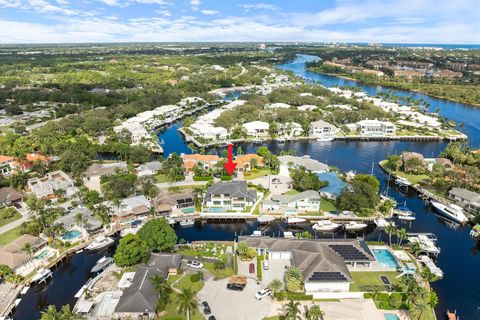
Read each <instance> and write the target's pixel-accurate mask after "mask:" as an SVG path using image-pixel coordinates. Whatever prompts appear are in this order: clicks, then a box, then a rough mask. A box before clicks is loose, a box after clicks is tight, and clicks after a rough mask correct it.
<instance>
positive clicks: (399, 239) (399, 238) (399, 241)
mask: <svg viewBox="0 0 480 320" xmlns="http://www.w3.org/2000/svg"><path fill="white" fill-rule="evenodd" d="M405 238H407V229H405V228H401V229H398V230H397V244H398V245H399V246H401V245H402V242H403V240H405Z"/></svg>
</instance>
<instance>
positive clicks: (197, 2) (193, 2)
mask: <svg viewBox="0 0 480 320" xmlns="http://www.w3.org/2000/svg"><path fill="white" fill-rule="evenodd" d="M201 3H202V1H200V0H191V1H190V4H191V5H192V6H199V5H200V4H201Z"/></svg>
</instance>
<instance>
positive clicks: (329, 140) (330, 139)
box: [316, 137, 335, 142]
mask: <svg viewBox="0 0 480 320" xmlns="http://www.w3.org/2000/svg"><path fill="white" fill-rule="evenodd" d="M333 140H335V138H334V137H318V138H317V139H316V141H317V142H331V141H333Z"/></svg>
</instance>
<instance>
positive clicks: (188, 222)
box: [180, 219, 195, 227]
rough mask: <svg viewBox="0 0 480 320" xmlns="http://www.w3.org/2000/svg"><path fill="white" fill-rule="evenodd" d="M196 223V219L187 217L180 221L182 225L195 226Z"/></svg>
mask: <svg viewBox="0 0 480 320" xmlns="http://www.w3.org/2000/svg"><path fill="white" fill-rule="evenodd" d="M194 224H195V220H194V219H187V220H182V221H180V225H181V226H182V227H188V226H193V225H194Z"/></svg>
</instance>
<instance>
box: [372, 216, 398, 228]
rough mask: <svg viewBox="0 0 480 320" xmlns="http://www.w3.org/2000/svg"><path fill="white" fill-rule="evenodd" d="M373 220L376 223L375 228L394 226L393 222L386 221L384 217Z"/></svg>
mask: <svg viewBox="0 0 480 320" xmlns="http://www.w3.org/2000/svg"><path fill="white" fill-rule="evenodd" d="M374 222H375V224H376V225H377V228H380V229H383V228H386V227H387V226H388V225H392V226H395V222H393V221H387V220H386V219H385V218H377V219H375V220H374Z"/></svg>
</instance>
